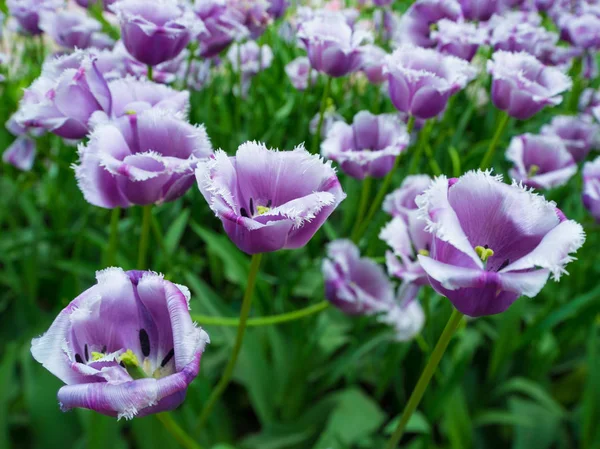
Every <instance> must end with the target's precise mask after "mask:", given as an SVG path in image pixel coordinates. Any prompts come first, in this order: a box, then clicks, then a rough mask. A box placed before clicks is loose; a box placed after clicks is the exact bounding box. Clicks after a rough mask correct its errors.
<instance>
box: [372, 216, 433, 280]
mask: <svg viewBox="0 0 600 449" xmlns="http://www.w3.org/2000/svg"><path fill="white" fill-rule="evenodd" d="M425 224H426V223H425V220H421V219H420V218H419V217H418V214H417V211H416V210H415V211H412V212H411V213H410V214H409V215H408V218H407V219H405V218H403V217H394V218H393V219H392V221H390V222H389V223H388V224H387V225H385V226H384V227H383V228H382V229H381V232H380V233H379V238H380V239H381V240H383V241H384V242H385V243H386V244H387V245H388V246H389V247H390V249H391V251H387V252H386V253H385V260H386V265H387V270H388V273H389V274H390V276H394V277H397V278H399V279H402V280H403V281H404V282H410V283H413V284H416V285H425V284H428V283H429V282H428V280H427V275H426V274H425V271H423V268H422V267H421V264H420V263H419V261H418V260H417V254H424V255H426V256H428V255H429V251H430V250H431V244H432V235H431V234H430V233H428V232H426V231H425Z"/></svg>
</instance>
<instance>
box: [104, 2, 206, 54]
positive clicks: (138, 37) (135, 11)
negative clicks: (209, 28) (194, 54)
mask: <svg viewBox="0 0 600 449" xmlns="http://www.w3.org/2000/svg"><path fill="white" fill-rule="evenodd" d="M110 8H111V10H112V11H114V12H115V13H116V15H117V18H118V19H119V23H120V24H121V37H122V39H123V43H124V44H125V48H127V51H128V52H129V53H130V54H131V56H133V57H134V58H135V59H137V60H138V61H140V62H141V63H143V64H146V65H150V66H155V65H158V64H160V63H161V62H165V61H169V60H171V59H174V58H175V57H177V55H179V53H181V51H182V50H183V49H184V48H185V47H186V46H187V44H188V43H189V41H190V39H191V38H192V37H195V36H198V35H200V34H201V33H203V32H205V30H206V29H205V27H204V24H203V23H202V21H201V20H200V19H199V18H198V17H196V16H195V15H194V14H193V12H192V11H191V10H189V9H186V8H185V7H184V6H182V5H181V4H180V3H179V2H178V1H177V0H153V1H151V2H149V1H146V0H119V1H117V2H116V3H114V4H113V5H111V7H110Z"/></svg>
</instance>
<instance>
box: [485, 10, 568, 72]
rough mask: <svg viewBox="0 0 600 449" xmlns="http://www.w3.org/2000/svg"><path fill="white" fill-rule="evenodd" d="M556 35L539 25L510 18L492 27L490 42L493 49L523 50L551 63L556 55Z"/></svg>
mask: <svg viewBox="0 0 600 449" xmlns="http://www.w3.org/2000/svg"><path fill="white" fill-rule="evenodd" d="M557 42H558V35H557V34H556V33H553V32H551V31H548V30H546V29H545V28H544V27H542V26H540V25H533V24H531V23H529V22H518V21H515V20H512V19H506V20H503V21H500V22H499V23H498V24H497V25H496V26H494V27H493V29H492V32H491V35H490V44H491V46H492V47H493V48H494V50H504V51H509V52H513V53H514V52H520V51H525V52H527V53H529V54H531V55H533V56H535V57H536V58H538V59H540V60H542V61H543V62H545V63H552V62H553V60H554V59H555V57H556V55H555V53H556V48H557V47H556V43H557Z"/></svg>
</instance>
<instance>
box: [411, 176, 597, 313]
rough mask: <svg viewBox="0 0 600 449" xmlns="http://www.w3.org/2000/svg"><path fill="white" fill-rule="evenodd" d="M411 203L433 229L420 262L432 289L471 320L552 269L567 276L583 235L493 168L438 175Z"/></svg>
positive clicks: (538, 284)
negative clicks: (428, 248) (427, 252)
mask: <svg viewBox="0 0 600 449" xmlns="http://www.w3.org/2000/svg"><path fill="white" fill-rule="evenodd" d="M417 203H418V205H419V213H420V214H421V217H422V218H423V219H425V220H426V221H427V230H428V231H429V232H431V233H432V234H433V243H432V247H431V252H430V256H424V255H419V256H418V258H419V262H421V266H422V267H423V269H424V270H425V272H426V273H427V276H428V277H429V281H430V283H431V285H432V286H433V288H434V289H435V290H436V291H437V292H438V293H439V294H441V295H444V296H446V297H447V298H448V299H449V300H450V301H451V302H452V304H454V306H455V307H456V308H457V309H458V310H459V311H460V312H462V313H464V314H466V315H469V316H473V317H475V316H482V315H493V314H496V313H500V312H503V311H504V310H506V309H507V308H508V307H509V306H510V305H511V304H512V303H513V302H514V301H515V300H516V299H517V298H518V297H519V296H521V295H525V296H528V297H534V296H536V295H537V294H538V293H539V292H540V290H541V289H542V288H543V287H544V285H545V284H546V282H547V280H548V277H549V276H550V274H552V276H553V278H554V280H558V279H559V278H560V276H561V275H562V274H565V273H567V271H566V270H565V265H567V263H569V262H571V261H572V260H574V258H573V257H572V256H571V253H574V252H575V251H577V250H578V249H579V248H580V247H581V245H582V244H583V242H584V240H585V234H584V232H583V228H582V226H581V225H580V224H578V223H576V222H574V221H572V220H568V219H566V218H565V216H564V214H563V213H562V212H561V211H560V210H559V209H557V207H556V205H555V203H552V202H548V201H546V200H545V199H544V198H543V197H541V196H539V195H536V194H534V193H532V192H531V191H529V190H527V189H525V188H523V187H522V186H520V185H519V184H517V183H513V185H508V184H505V183H503V182H502V177H501V176H493V175H492V174H491V172H482V171H478V172H475V171H471V172H468V173H466V174H464V175H463V176H461V177H460V178H458V179H451V180H449V179H447V178H446V177H445V176H440V177H438V178H437V179H436V180H435V181H434V182H433V183H432V185H431V187H429V189H428V190H427V191H426V192H425V193H424V194H422V195H421V196H419V197H418V198H417Z"/></svg>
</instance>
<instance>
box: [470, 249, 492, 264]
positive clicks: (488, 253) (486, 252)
mask: <svg viewBox="0 0 600 449" xmlns="http://www.w3.org/2000/svg"><path fill="white" fill-rule="evenodd" d="M475 252H476V253H477V255H478V256H479V258H480V259H481V261H482V262H483V263H486V262H487V260H488V259H489V258H490V257H492V256H493V255H494V250H493V249H491V248H488V246H487V245H484V246H479V245H478V246H476V247H475Z"/></svg>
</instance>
